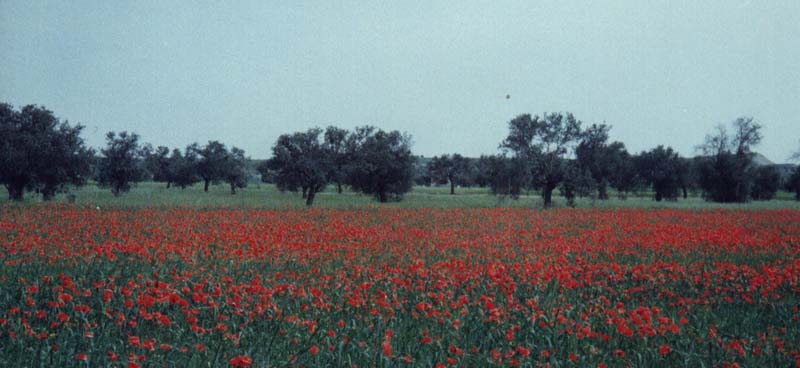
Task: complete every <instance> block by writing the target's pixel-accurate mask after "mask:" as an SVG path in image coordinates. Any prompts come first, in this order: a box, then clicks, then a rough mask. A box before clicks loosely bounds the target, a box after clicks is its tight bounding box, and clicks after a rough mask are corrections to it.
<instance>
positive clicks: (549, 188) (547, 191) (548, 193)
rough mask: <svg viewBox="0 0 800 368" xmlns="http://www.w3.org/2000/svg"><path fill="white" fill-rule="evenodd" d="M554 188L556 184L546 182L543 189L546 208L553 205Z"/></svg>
mask: <svg viewBox="0 0 800 368" xmlns="http://www.w3.org/2000/svg"><path fill="white" fill-rule="evenodd" d="M553 189H556V186H555V185H550V184H545V185H544V188H543V189H542V199H544V208H550V207H551V206H552V205H553Z"/></svg>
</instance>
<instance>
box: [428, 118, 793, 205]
mask: <svg viewBox="0 0 800 368" xmlns="http://www.w3.org/2000/svg"><path fill="white" fill-rule="evenodd" d="M731 125H732V128H733V133H732V134H730V133H728V129H727V128H726V127H724V126H719V127H717V130H716V132H715V133H714V134H710V135H708V136H707V137H706V139H705V142H704V143H703V144H701V145H700V146H698V149H699V151H701V152H702V155H700V156H697V157H694V158H683V157H681V156H680V155H679V154H678V153H677V152H676V151H675V150H673V149H672V148H671V147H664V146H658V147H656V148H653V149H651V150H649V151H644V152H641V153H639V154H630V153H629V152H628V151H627V149H626V148H625V145H624V144H623V143H621V142H617V141H613V142H610V141H609V131H610V129H611V127H610V126H609V125H606V124H592V125H590V126H588V127H586V128H583V127H582V123H581V122H580V121H579V120H577V119H576V118H575V117H574V116H573V115H572V114H570V113H566V114H561V113H551V114H544V115H543V116H541V117H539V116H531V115H528V114H525V115H520V116H518V117H516V118H515V119H513V120H511V121H510V122H509V134H508V136H507V137H506V139H504V140H503V141H502V142H501V143H500V145H499V148H500V150H501V153H500V154H497V155H491V156H481V157H480V158H478V159H469V158H465V157H463V156H461V155H459V154H452V155H442V156H436V157H433V159H431V160H430V161H429V162H428V163H427V165H426V171H425V172H424V173H423V174H422V175H421V178H420V179H421V180H419V181H418V183H419V184H422V183H426V184H427V183H433V184H449V185H450V193H451V194H454V193H455V187H456V186H470V185H478V186H488V187H490V188H491V190H492V192H493V193H495V194H497V195H507V196H510V197H512V198H518V197H519V195H520V194H521V193H522V191H523V190H539V191H540V192H541V196H542V198H543V201H544V205H545V206H546V207H547V206H550V205H551V204H552V195H553V192H554V191H555V190H556V189H559V191H560V192H561V194H562V195H563V196H564V197H565V198H566V199H567V201H568V202H569V204H573V203H574V199H575V198H576V197H577V196H592V197H594V198H596V199H600V200H604V199H608V188H609V187H613V188H614V189H616V191H617V193H618V195H619V196H620V198H625V197H626V195H627V193H629V192H632V191H651V192H652V193H653V197H654V199H655V200H656V201H661V200H675V199H677V198H678V197H679V196H681V195H682V196H683V197H684V198H686V197H687V196H688V192H689V191H690V190H692V191H695V190H699V191H701V194H702V196H703V197H704V198H706V199H707V200H709V201H715V202H745V201H748V200H750V199H755V200H768V199H772V198H773V197H774V196H775V193H776V192H777V190H778V189H779V185H780V183H781V177H780V173H779V172H778V171H777V169H776V168H775V167H772V166H757V165H755V164H754V162H753V156H754V153H753V152H752V148H753V147H754V146H756V145H758V144H759V143H760V141H761V139H762V136H761V133H760V130H761V126H760V125H759V124H757V123H756V122H754V120H753V119H752V118H746V117H743V118H739V119H736V120H735V121H734V122H733V123H732V124H731ZM798 186H800V168H798V169H796V170H795V172H794V174H793V175H792V176H791V177H790V178H789V179H788V180H787V181H786V182H785V188H786V189H787V190H790V191H792V192H795V194H796V196H797V198H798V199H799V200H800V189H798Z"/></svg>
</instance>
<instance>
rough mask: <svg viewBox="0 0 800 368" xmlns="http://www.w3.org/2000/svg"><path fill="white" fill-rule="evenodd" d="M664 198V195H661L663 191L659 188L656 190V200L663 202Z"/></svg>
mask: <svg viewBox="0 0 800 368" xmlns="http://www.w3.org/2000/svg"><path fill="white" fill-rule="evenodd" d="M662 199H664V196H663V195H661V192H660V191H658V190H657V191H656V202H661V200H662Z"/></svg>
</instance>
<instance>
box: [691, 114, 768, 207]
mask: <svg viewBox="0 0 800 368" xmlns="http://www.w3.org/2000/svg"><path fill="white" fill-rule="evenodd" d="M732 125H733V128H734V131H735V133H734V134H733V136H730V135H729V134H728V132H727V130H726V129H725V127H724V126H718V127H717V132H716V133H715V134H711V135H707V136H706V139H705V142H704V143H703V144H702V145H701V146H700V149H701V150H702V152H703V156H704V159H703V160H702V161H701V165H700V171H699V172H700V178H699V182H700V186H701V188H702V189H703V195H704V197H705V198H706V199H707V200H710V201H714V202H746V201H747V200H748V199H749V198H750V194H751V187H752V185H753V177H754V172H753V171H754V165H753V152H752V147H753V146H756V145H758V144H759V143H760V142H761V138H762V137H761V125H760V124H758V123H756V122H755V121H753V118H750V117H741V118H738V119H736V120H735V121H734V122H733V123H732Z"/></svg>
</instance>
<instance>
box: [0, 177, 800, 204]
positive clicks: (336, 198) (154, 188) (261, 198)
mask: <svg viewBox="0 0 800 368" xmlns="http://www.w3.org/2000/svg"><path fill="white" fill-rule="evenodd" d="M70 194H74V195H75V203H77V204H78V205H85V206H100V207H175V206H191V207H256V208H302V207H304V205H305V201H304V200H303V199H302V198H301V196H300V194H298V193H288V192H286V193H281V192H280V191H278V190H277V189H276V188H275V186H273V185H269V184H250V186H248V187H247V188H246V189H243V190H239V191H238V192H237V193H236V194H235V195H231V194H230V192H229V189H228V187H227V186H225V185H215V186H211V188H210V189H209V191H208V193H204V192H203V187H202V186H201V185H195V186H193V187H190V188H186V189H178V188H169V189H167V188H166V187H165V185H164V184H162V183H151V182H147V183H139V184H138V185H136V186H135V187H134V188H132V189H131V191H130V192H128V193H125V194H123V195H121V196H119V197H114V196H113V195H112V194H111V191H110V190H109V189H105V188H98V187H97V186H95V185H94V184H89V185H86V186H84V187H81V188H77V189H73V190H72V191H71V192H70ZM611 196H612V197H613V198H612V199H609V200H606V201H599V200H592V199H590V198H580V199H578V201H577V207H580V208H619V207H630V208H687V209H709V208H731V209H742V208H751V209H777V208H793V209H800V202H797V201H795V200H794V199H793V196H792V194H791V193H786V192H780V193H779V194H778V197H777V198H776V199H774V200H771V201H753V202H750V203H744V204H722V203H711V202H706V201H704V200H703V199H702V198H699V197H697V196H690V197H689V198H688V199H685V200H684V199H680V200H678V201H673V202H669V201H664V202H656V201H655V200H653V199H652V197H650V196H649V195H648V194H642V195H641V196H629V197H628V199H626V200H620V199H618V198H616V197H615V194H614V193H611ZM7 197H8V195H7V194H6V192H5V188H2V189H0V203H9V201H8V199H7ZM553 201H554V205H555V207H564V206H566V200H565V199H564V198H562V197H558V196H556V197H554V199H553ZM38 202H41V197H39V196H36V195H35V194H34V193H26V195H25V201H24V203H25V204H34V203H38ZM53 202H56V203H66V202H68V196H67V194H59V195H57V196H56V198H55V199H54V200H53ZM314 206H315V207H324V208H354V207H363V206H389V207H401V208H491V207H526V208H541V207H542V200H541V197H539V194H538V193H537V192H534V191H532V192H529V193H527V194H526V195H523V196H521V197H520V198H519V199H518V200H512V199H510V198H503V197H498V196H494V195H491V194H490V193H489V190H488V189H487V188H457V189H456V194H455V195H450V194H449V187H447V186H442V187H419V186H418V187H414V188H413V190H412V191H411V192H409V193H408V194H406V195H405V197H404V198H403V200H402V201H400V202H391V203H384V204H382V203H379V202H377V201H376V200H375V199H373V198H372V197H371V196H366V195H361V194H357V193H353V192H349V191H345V192H344V193H341V194H339V193H336V191H335V187H334V186H329V187H328V188H327V189H326V190H325V191H324V192H322V193H320V194H318V195H317V198H316V200H315V201H314Z"/></svg>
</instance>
